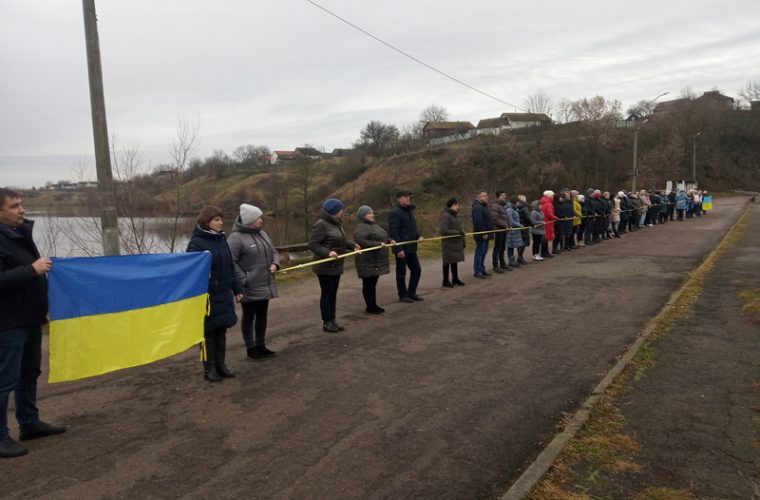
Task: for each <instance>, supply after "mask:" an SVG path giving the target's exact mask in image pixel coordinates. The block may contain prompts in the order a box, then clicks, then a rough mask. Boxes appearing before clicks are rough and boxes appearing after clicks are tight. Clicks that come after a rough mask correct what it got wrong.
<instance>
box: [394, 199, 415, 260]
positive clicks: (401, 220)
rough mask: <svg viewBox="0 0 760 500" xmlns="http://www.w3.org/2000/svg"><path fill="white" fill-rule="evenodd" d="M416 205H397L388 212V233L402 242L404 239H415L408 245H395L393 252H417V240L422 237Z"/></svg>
mask: <svg viewBox="0 0 760 500" xmlns="http://www.w3.org/2000/svg"><path fill="white" fill-rule="evenodd" d="M414 208H415V207H414V205H409V206H408V207H402V206H401V205H396V206H395V207H393V210H391V211H390V213H389V214H388V234H389V235H390V237H391V239H393V240H395V241H397V242H399V243H401V242H402V241H414V243H407V244H406V245H398V246H395V247H393V253H395V254H397V253H399V252H402V251H403V252H404V253H417V243H416V241H417V240H418V239H419V238H420V231H419V229H417V220H416V219H415V218H414V213H413V212H414Z"/></svg>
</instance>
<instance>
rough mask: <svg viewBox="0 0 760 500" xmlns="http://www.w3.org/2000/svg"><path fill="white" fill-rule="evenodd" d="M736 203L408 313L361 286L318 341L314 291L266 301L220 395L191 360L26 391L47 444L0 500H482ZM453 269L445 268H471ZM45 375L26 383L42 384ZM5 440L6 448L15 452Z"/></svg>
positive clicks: (618, 349) (591, 382)
mask: <svg viewBox="0 0 760 500" xmlns="http://www.w3.org/2000/svg"><path fill="white" fill-rule="evenodd" d="M745 204H746V199H745V198H732V199H718V200H716V202H715V209H714V210H713V211H712V212H711V213H710V214H709V215H708V216H706V217H703V218H700V219H693V220H688V221H685V222H672V223H668V224H666V225H664V226H655V227H651V228H647V229H645V230H642V231H639V232H637V233H633V234H626V235H624V236H623V238H622V239H619V240H612V241H608V242H605V243H603V244H601V245H596V246H593V247H590V248H585V249H582V250H578V251H573V252H570V253H568V254H562V255H560V256H558V257H557V258H555V259H553V260H549V261H545V262H541V263H533V264H529V265H527V266H524V267H523V268H521V269H519V270H517V271H515V272H512V273H509V274H505V275H497V276H494V277H492V278H490V279H489V280H474V279H472V278H471V272H468V271H464V272H462V276H463V278H464V279H465V281H466V282H467V286H466V287H463V288H455V289H443V288H441V287H440V264H439V263H438V262H434V261H430V262H424V263H423V266H424V271H423V281H422V284H421V287H420V293H421V295H422V296H423V297H424V299H425V301H424V302H419V303H415V304H404V303H399V302H397V301H396V294H395V285H394V280H393V278H392V276H386V277H383V278H382V279H381V281H380V285H379V298H380V300H379V302H380V305H383V306H386V308H387V312H386V313H385V314H384V315H383V316H381V317H377V316H369V315H365V314H364V313H363V310H364V306H363V301H362V298H361V290H360V281H359V280H358V279H357V278H356V276H355V274H353V271H350V272H347V273H346V274H345V275H344V277H343V282H342V284H341V290H340V292H339V295H338V320H339V321H340V322H341V323H343V324H344V325H345V326H346V331H345V332H343V333H340V334H327V333H323V332H322V330H321V322H320V320H319V307H318V295H319V292H318V286H317V283H316V279H308V280H305V281H303V282H300V283H294V284H289V285H288V286H283V287H282V288H281V298H279V299H277V300H275V301H273V302H272V304H271V307H270V329H269V337H270V347H272V348H273V349H275V350H277V351H278V352H279V355H278V356H277V357H276V358H275V359H272V360H269V361H266V362H258V363H253V362H248V361H247V360H245V357H244V356H245V352H244V349H243V348H242V342H241V340H240V336H239V329H238V328H237V327H236V328H233V329H232V330H231V332H230V333H229V339H230V341H229V343H228V360H229V363H228V364H229V365H230V366H231V367H232V368H233V369H235V370H236V371H237V372H238V377H237V378H235V379H233V380H228V381H225V382H224V383H223V384H215V385H210V384H208V383H206V382H204V381H203V380H202V377H201V369H200V363H199V361H198V359H197V352H195V351H194V350H193V352H188V353H186V354H183V355H180V356H177V357H174V358H172V359H169V360H165V361H162V362H159V363H154V364H152V365H149V366H145V367H141V368H134V369H130V370H125V371H122V372H119V373H115V374H109V375H106V376H102V377H98V378H95V379H90V380H85V381H80V382H74V383H64V384H56V385H52V386H50V385H48V384H46V383H42V384H41V387H40V401H39V403H40V404H39V405H40V408H41V410H42V414H43V417H44V418H46V419H48V420H52V421H59V422H64V423H66V424H68V425H69V432H67V433H66V434H63V435H60V436H55V437H50V438H46V439H43V440H39V441H33V442H29V448H30V453H29V454H28V455H26V456H24V457H21V458H18V459H13V460H4V461H1V462H0V488H1V490H0V491H2V494H3V496H4V497H51V498H61V497H77V498H102V497H109V498H127V497H129V498H135V497H138V498H166V497H181V496H186V497H208V496H211V495H213V496H215V497H217V498H240V497H244V498H330V499H335V498H412V497H420V498H482V497H491V496H495V495H499V494H501V493H503V492H504V491H506V489H507V488H508V487H509V485H510V483H511V482H512V481H513V480H514V479H516V478H517V476H518V475H519V474H520V472H521V471H522V470H523V469H524V468H525V467H526V466H527V464H529V463H530V461H531V460H532V459H533V458H534V457H535V456H536V455H537V454H538V452H539V451H540V450H541V448H542V446H543V444H544V443H546V442H548V440H550V439H551V437H552V435H553V433H554V432H555V431H556V428H557V425H558V423H559V422H560V421H561V420H562V418H563V417H564V416H565V415H566V413H569V412H572V411H573V410H575V409H576V407H577V406H578V405H579V404H580V403H581V402H582V401H583V400H584V399H585V398H586V397H587V396H588V394H589V392H590V391H591V389H592V388H593V387H594V386H595V385H596V384H597V383H598V382H599V380H600V379H601V378H602V377H603V376H604V373H605V372H606V371H607V370H608V369H609V368H610V367H611V366H612V365H613V364H614V363H615V360H616V358H617V357H618V356H619V355H620V354H621V353H623V352H624V351H625V349H626V347H627V346H628V345H629V344H631V343H632V342H633V340H634V339H635V337H636V335H637V334H638V332H639V331H640V330H641V329H642V327H643V326H644V324H646V322H647V321H648V319H649V318H651V317H652V316H654V315H655V314H656V313H657V312H658V311H659V310H660V308H661V307H662V306H663V304H664V302H665V301H666V299H667V298H668V296H669V295H670V294H671V292H672V291H673V290H675V289H676V288H677V287H678V286H679V285H680V284H681V283H682V281H683V279H684V278H685V276H686V274H687V273H688V272H689V271H690V270H691V269H693V268H694V267H695V266H696V265H697V264H698V263H699V262H700V261H701V260H702V259H703V258H704V256H705V255H706V254H707V253H709V251H710V250H712V249H713V248H714V247H715V245H716V244H717V243H718V242H719V241H720V239H721V238H722V237H723V236H724V234H725V233H726V232H727V230H728V229H729V228H730V227H731V226H732V225H733V224H734V222H735V221H736V220H737V218H738V217H739V215H740V214H741V212H742V211H743V210H744V208H745ZM471 265H472V262H471V256H468V261H467V262H466V263H465V264H464V265H463V266H462V268H463V269H471ZM43 376H45V375H43ZM15 432H16V430H15V428H13V429H12V434H14V435H15Z"/></svg>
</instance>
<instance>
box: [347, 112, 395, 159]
mask: <svg viewBox="0 0 760 500" xmlns="http://www.w3.org/2000/svg"><path fill="white" fill-rule="evenodd" d="M359 137H360V142H359V143H357V144H355V145H356V146H357V147H358V148H359V149H366V150H367V151H369V152H370V153H374V154H378V155H379V154H382V153H383V152H384V151H385V150H386V149H388V148H389V147H390V146H391V145H392V144H393V143H395V142H396V141H397V140H398V138H399V131H398V128H397V127H396V126H395V125H391V124H385V123H381V122H379V121H377V120H372V121H371V122H369V123H368V124H367V126H366V127H364V129H363V130H362V131H361V132H360V134H359Z"/></svg>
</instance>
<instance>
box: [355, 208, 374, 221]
mask: <svg viewBox="0 0 760 500" xmlns="http://www.w3.org/2000/svg"><path fill="white" fill-rule="evenodd" d="M370 212H373V210H372V207H370V206H367V205H362V206H360V207H359V210H357V211H356V217H358V218H359V220H364V218H365V217H366V216H367V214H368V213H370Z"/></svg>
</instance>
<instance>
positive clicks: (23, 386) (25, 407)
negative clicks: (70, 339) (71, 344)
mask: <svg viewBox="0 0 760 500" xmlns="http://www.w3.org/2000/svg"><path fill="white" fill-rule="evenodd" d="M41 361H42V330H41V328H40V327H39V326H33V327H26V328H15V329H12V330H2V331H0V438H2V437H5V436H7V435H8V398H9V396H10V393H11V391H13V393H14V396H15V397H16V420H18V424H19V425H20V426H26V425H30V424H35V423H37V422H38V421H39V411H38V410H37V378H38V377H39V376H40V363H41Z"/></svg>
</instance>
